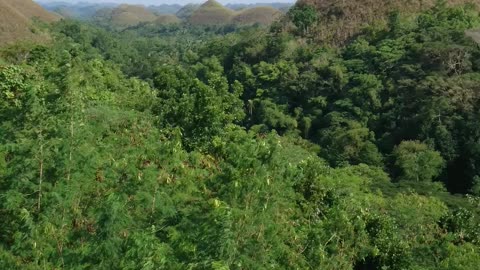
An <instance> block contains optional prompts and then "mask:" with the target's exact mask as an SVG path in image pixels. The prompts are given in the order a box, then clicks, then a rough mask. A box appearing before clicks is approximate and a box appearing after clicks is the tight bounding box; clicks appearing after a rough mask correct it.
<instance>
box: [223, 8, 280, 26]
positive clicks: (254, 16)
mask: <svg viewBox="0 0 480 270" xmlns="http://www.w3.org/2000/svg"><path fill="white" fill-rule="evenodd" d="M281 16H282V12H281V11H280V10H278V9H275V8H273V7H255V8H249V9H245V10H243V11H240V12H239V13H238V14H237V15H235V17H234V18H233V19H232V22H233V23H235V24H241V25H250V24H261V25H270V24H271V23H272V22H274V21H275V20H277V19H278V18H280V17H281Z"/></svg>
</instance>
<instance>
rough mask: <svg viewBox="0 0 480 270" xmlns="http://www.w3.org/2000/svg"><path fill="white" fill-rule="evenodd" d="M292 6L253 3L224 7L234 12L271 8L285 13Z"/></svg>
mask: <svg viewBox="0 0 480 270" xmlns="http://www.w3.org/2000/svg"><path fill="white" fill-rule="evenodd" d="M292 6H293V3H281V2H272V3H267V2H265V3H254V4H241V3H228V4H226V5H225V7H227V8H229V9H232V10H235V11H240V10H245V9H249V8H255V7H272V8H275V9H278V10H281V11H287V10H288V9H289V8H290V7H292Z"/></svg>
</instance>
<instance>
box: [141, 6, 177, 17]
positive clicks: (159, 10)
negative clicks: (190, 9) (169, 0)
mask: <svg viewBox="0 0 480 270" xmlns="http://www.w3.org/2000/svg"><path fill="white" fill-rule="evenodd" d="M182 7H183V6H182V5H179V4H172V5H169V4H163V5H157V6H148V7H147V9H148V10H150V11H152V12H153V13H155V14H160V15H163V14H175V13H177V12H178V11H179V10H180V9H182Z"/></svg>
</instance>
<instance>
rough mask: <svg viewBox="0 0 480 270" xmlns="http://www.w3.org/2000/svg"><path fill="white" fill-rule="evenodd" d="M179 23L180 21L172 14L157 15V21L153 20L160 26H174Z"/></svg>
mask: <svg viewBox="0 0 480 270" xmlns="http://www.w3.org/2000/svg"><path fill="white" fill-rule="evenodd" d="M180 22H181V20H180V19H179V18H178V17H177V16H175V15H172V14H165V15H158V16H157V19H155V23H156V24H160V25H164V24H176V23H180Z"/></svg>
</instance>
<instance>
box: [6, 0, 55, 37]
mask: <svg viewBox="0 0 480 270" xmlns="http://www.w3.org/2000/svg"><path fill="white" fill-rule="evenodd" d="M33 19H38V20H40V21H43V22H53V21H56V20H59V19H60V16H59V15H56V14H53V13H50V12H48V11H46V10H45V9H43V8H42V7H41V6H39V5H37V4H36V3H34V2H33V1H31V0H0V44H6V43H11V42H15V41H18V40H21V39H35V40H43V39H45V38H46V35H45V34H43V33H40V32H39V31H38V30H37V29H35V27H34V26H33V25H32V22H33V21H32V20H33Z"/></svg>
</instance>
